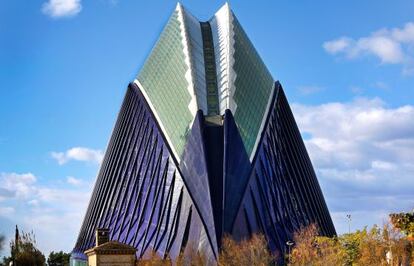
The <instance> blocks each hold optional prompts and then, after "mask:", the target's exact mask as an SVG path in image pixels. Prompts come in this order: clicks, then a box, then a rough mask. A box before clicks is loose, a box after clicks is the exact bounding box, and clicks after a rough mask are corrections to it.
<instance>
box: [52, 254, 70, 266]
mask: <svg viewBox="0 0 414 266" xmlns="http://www.w3.org/2000/svg"><path fill="white" fill-rule="evenodd" d="M69 259H70V254H69V253H65V252H63V251H59V252H53V251H52V252H50V254H49V257H48V258H47V265H49V266H68V265H69Z"/></svg>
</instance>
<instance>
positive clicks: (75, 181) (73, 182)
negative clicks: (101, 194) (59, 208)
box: [66, 176, 82, 186]
mask: <svg viewBox="0 0 414 266" xmlns="http://www.w3.org/2000/svg"><path fill="white" fill-rule="evenodd" d="M66 182H68V184H71V185H74V186H78V185H80V184H81V183H82V180H80V179H78V178H75V177H73V176H68V177H67V178H66Z"/></svg>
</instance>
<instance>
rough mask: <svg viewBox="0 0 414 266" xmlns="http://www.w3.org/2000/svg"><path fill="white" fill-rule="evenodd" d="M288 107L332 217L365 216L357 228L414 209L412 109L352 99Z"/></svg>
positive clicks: (369, 100)
mask: <svg viewBox="0 0 414 266" xmlns="http://www.w3.org/2000/svg"><path fill="white" fill-rule="evenodd" d="M292 107H293V111H294V114H295V118H296V120H297V122H298V126H299V128H300V129H301V131H302V133H305V134H307V135H309V136H310V138H308V139H307V140H306V141H305V145H306V147H307V150H308V152H309V155H310V156H311V159H312V162H313V164H314V167H315V169H316V170H317V172H318V177H319V181H320V183H321V186H322V188H323V191H324V194H325V196H326V199H327V203H328V205H329V207H330V209H331V211H333V213H341V215H342V214H344V213H348V212H361V213H363V212H365V218H364V215H359V216H358V217H360V218H359V219H363V220H361V221H359V222H358V224H359V225H363V223H365V225H372V223H373V222H376V223H378V224H381V223H382V221H381V220H380V219H379V218H378V217H381V219H386V214H388V213H390V212H393V211H408V210H410V209H412V208H413V207H414V201H413V200H412V195H414V179H413V178H412V176H413V175H414V157H413V154H414V119H413V118H414V106H412V105H406V106H400V107H395V108H391V107H388V106H387V105H386V104H385V103H384V102H383V101H382V100H380V99H378V98H374V99H365V98H356V99H354V100H353V101H351V102H348V103H327V104H321V105H314V106H313V105H302V104H293V105H292ZM371 214H372V215H371ZM344 217H345V216H344ZM372 217H373V218H372ZM334 219H336V218H335V215H334ZM338 219H339V218H338ZM341 219H343V217H342V218H341ZM338 221H339V220H336V221H335V223H337V222H338ZM338 223H339V224H340V223H341V222H338ZM337 225H338V224H337ZM337 229H338V231H339V232H340V233H343V232H344V230H345V228H344V227H343V226H342V225H340V226H339V228H337Z"/></svg>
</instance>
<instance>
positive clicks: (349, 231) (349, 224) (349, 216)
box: [346, 214, 352, 234]
mask: <svg viewBox="0 0 414 266" xmlns="http://www.w3.org/2000/svg"><path fill="white" fill-rule="evenodd" d="M346 218H348V234H350V233H351V220H352V218H351V215H350V214H347V215H346Z"/></svg>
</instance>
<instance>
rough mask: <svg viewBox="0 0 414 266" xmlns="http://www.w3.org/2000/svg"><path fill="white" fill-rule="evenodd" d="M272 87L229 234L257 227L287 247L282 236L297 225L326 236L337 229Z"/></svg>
mask: <svg viewBox="0 0 414 266" xmlns="http://www.w3.org/2000/svg"><path fill="white" fill-rule="evenodd" d="M276 89H277V90H276V92H275V96H274V100H273V103H272V107H271V111H270V112H269V115H268V118H267V121H266V126H265V129H264V131H263V133H262V139H261V141H260V144H259V147H258V150H257V152H256V154H255V157H254V160H253V168H252V170H251V174H250V177H249V184H248V185H247V187H246V189H245V191H244V193H243V201H242V203H241V204H240V206H239V207H238V214H237V218H236V221H235V223H234V225H233V227H232V235H234V236H236V237H239V236H242V237H243V236H245V234H246V233H249V234H250V233H252V232H262V233H264V234H265V236H266V237H267V239H268V241H269V245H270V248H271V249H272V250H279V251H281V252H286V248H287V246H286V244H285V243H286V241H288V240H291V239H292V238H293V233H294V232H295V231H297V230H298V229H299V228H300V227H302V226H306V225H309V224H311V223H316V224H317V225H318V227H319V229H320V233H321V234H322V235H326V236H333V235H335V234H336V232H335V228H334V225H333V223H332V220H331V217H330V214H329V211H328V208H327V206H326V203H325V200H324V198H323V195H322V191H321V189H320V186H319V183H318V180H317V178H316V175H315V172H314V170H313V167H312V164H311V162H310V159H309V156H308V154H307V152H306V148H305V145H304V143H303V141H302V138H301V135H300V132H299V130H298V128H297V126H296V123H295V120H294V117H293V114H292V111H291V110H290V107H289V104H288V102H287V99H286V96H285V94H284V92H283V89H282V87H281V86H280V84H279V83H276Z"/></svg>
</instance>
